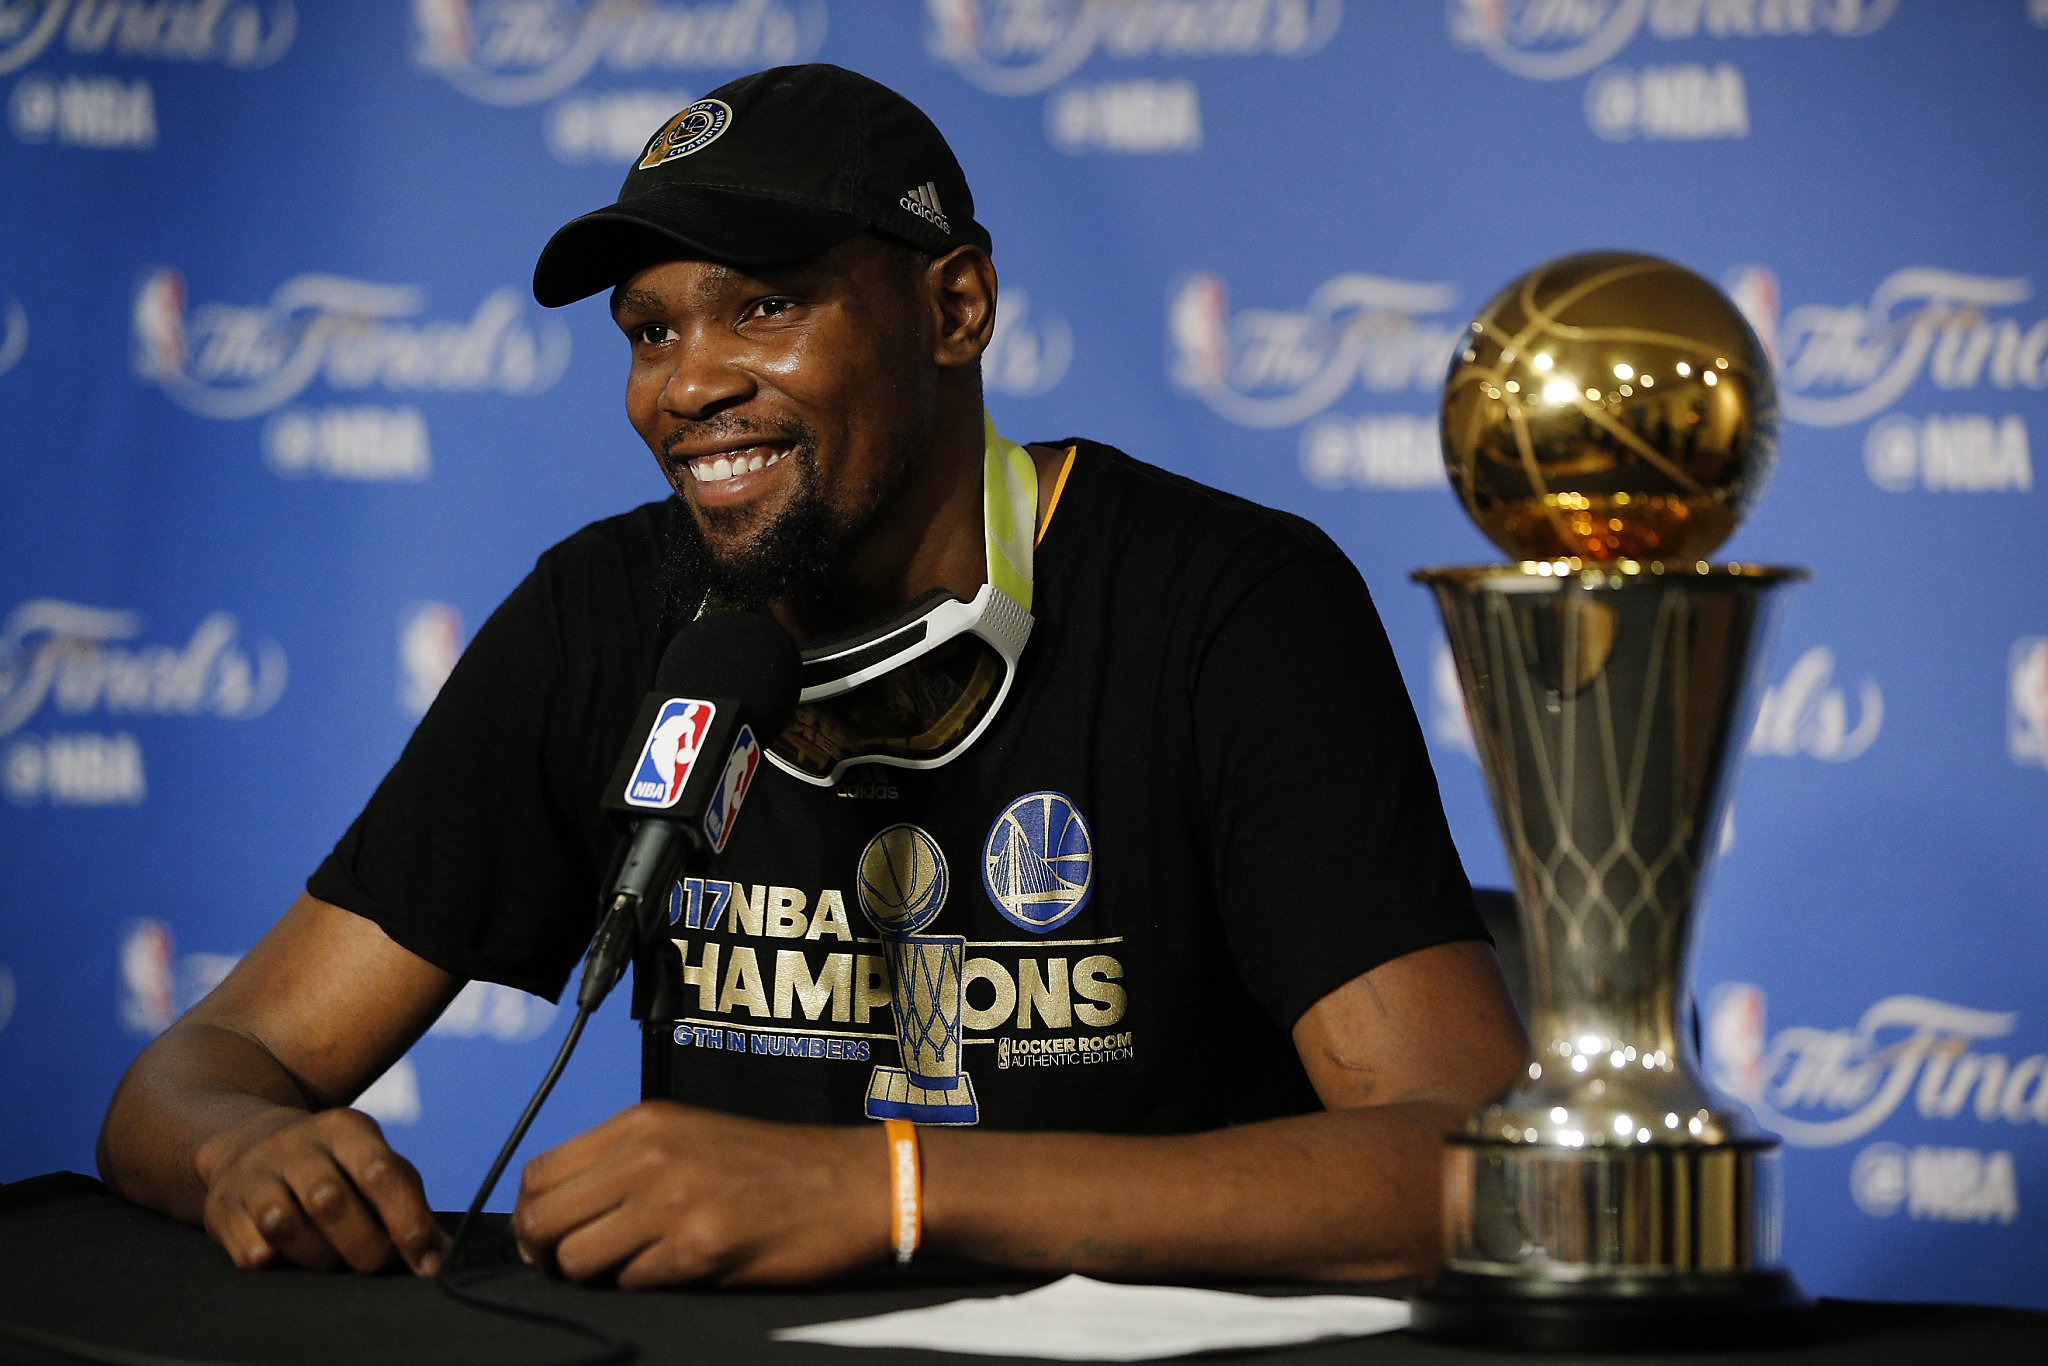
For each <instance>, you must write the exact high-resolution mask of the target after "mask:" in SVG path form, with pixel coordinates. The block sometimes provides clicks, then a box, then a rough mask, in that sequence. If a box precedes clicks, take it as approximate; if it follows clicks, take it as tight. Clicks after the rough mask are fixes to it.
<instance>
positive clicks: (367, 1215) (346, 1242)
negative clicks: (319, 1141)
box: [259, 1153, 395, 1271]
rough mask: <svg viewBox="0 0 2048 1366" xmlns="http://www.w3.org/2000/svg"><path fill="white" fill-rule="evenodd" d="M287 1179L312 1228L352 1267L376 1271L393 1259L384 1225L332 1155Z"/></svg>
mask: <svg viewBox="0 0 2048 1366" xmlns="http://www.w3.org/2000/svg"><path fill="white" fill-rule="evenodd" d="M286 1180H287V1181H288V1182H289V1184H290V1186H291V1189H292V1195H293V1196H294V1197H295V1198H296V1199H297V1200H298V1204H299V1208H300V1209H301V1210H303V1211H305V1215H306V1218H307V1219H308V1221H309V1223H310V1229H309V1231H311V1232H313V1233H315V1234H316V1235H317V1236H318V1237H319V1238H321V1239H322V1240H324V1241H325V1242H326V1244H327V1246H328V1247H329V1248H331V1249H332V1250H333V1252H334V1253H335V1254H336V1255H337V1256H338V1258H339V1260H341V1261H344V1262H346V1263H348V1265H349V1267H350V1269H351V1270H355V1271H376V1270H378V1269H379V1268H381V1267H382V1266H383V1265H384V1264H385V1263H386V1262H388V1261H390V1260H391V1254H392V1252H393V1251H394V1250H395V1249H394V1247H393V1245H392V1241H391V1238H390V1236H389V1235H388V1234H387V1233H386V1232H385V1229H384V1225H383V1224H382V1223H381V1222H380V1221H379V1220H378V1218H377V1215H376V1213H375V1211H373V1210H372V1209H371V1208H370V1206H369V1204H368V1203H367V1202H366V1201H365V1200H364V1199H363V1197H362V1195H361V1193H360V1192H358V1191H357V1190H356V1188H355V1185H354V1183H353V1182H351V1181H350V1180H349V1179H348V1175H347V1173H345V1172H344V1171H343V1170H342V1169H341V1167H340V1165H339V1164H338V1163H337V1162H336V1161H335V1160H334V1159H333V1158H332V1157H330V1156H329V1155H328V1154H326V1153H322V1154H320V1156H319V1158H318V1159H316V1160H311V1161H308V1162H306V1163H305V1164H304V1165H302V1166H299V1167H295V1168H294V1169H293V1170H292V1171H290V1172H288V1173H287V1174H286ZM259 1227H260V1225H259ZM266 1233H267V1230H266Z"/></svg>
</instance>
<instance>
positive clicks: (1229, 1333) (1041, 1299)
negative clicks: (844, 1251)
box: [775, 1276, 1408, 1361]
mask: <svg viewBox="0 0 2048 1366" xmlns="http://www.w3.org/2000/svg"><path fill="white" fill-rule="evenodd" d="M1407 1326H1408V1305H1407V1303H1406V1302H1405V1301H1402V1300H1389V1299H1379V1298H1375V1297H1372V1296H1367V1295H1304V1296H1265V1295H1239V1294H1233V1293H1231V1292H1229V1291H1225V1290H1194V1289H1190V1288H1188V1287H1186V1286H1173V1285H1113V1284H1110V1283H1109V1282H1106V1281H1096V1280H1090V1279H1089V1278H1088V1277H1086V1276H1068V1277H1066V1278H1065V1279H1063V1280H1058V1281H1054V1282H1053V1283H1052V1284H1051V1285H1047V1286H1041V1287H1040V1288H1039V1289H1037V1290H1032V1291H1027V1292H1026V1293H1024V1294H1022V1295H1001V1296H997V1297H995V1298H993V1299H979V1300H955V1301H953V1302H952V1303H951V1304H939V1305H933V1306H932V1307H930V1308H928V1309H902V1310H898V1311H896V1312H895V1313H892V1314H877V1315H875V1316H874V1317H873V1318H865V1319H841V1320H839V1321H837V1322H835V1323H813V1324H809V1325H807V1326H804V1327H800V1328H779V1329H777V1330H776V1331H775V1336H776V1337H778V1338H784V1339H787V1340H790V1341H793V1342H823V1343H829V1344H832V1345H835V1346H839V1347H927V1348H930V1349H932V1350H933V1351H940V1352H972V1353H975V1354H977V1355H981V1356H1016V1357H1045V1358H1048V1359H1051V1360H1056V1361H1149V1360H1153V1359H1156V1358H1159V1357H1176V1356H1187V1355H1189V1354H1191V1353H1195V1352H1218V1351H1227V1350H1230V1349H1233V1348H1245V1347H1284V1346H1288V1345H1290V1344H1293V1343H1299V1342H1313V1341H1315V1340H1316V1339H1318V1338H1336V1337H1362V1336H1364V1335H1365V1334H1367V1333H1385V1332H1391V1331H1392V1330H1393V1329H1396V1328H1406V1327H1407Z"/></svg>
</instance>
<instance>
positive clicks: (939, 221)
mask: <svg viewBox="0 0 2048 1366" xmlns="http://www.w3.org/2000/svg"><path fill="white" fill-rule="evenodd" d="M896 202H897V203H899V204H901V205H902V206H903V207H904V208H906V209H908V210H910V211H911V212H912V213H914V214H916V215H917V216H918V217H919V218H922V219H924V220H925V221H926V222H927V223H931V224H934V225H936V226H937V228H938V230H939V231H940V232H951V231H953V225H952V224H951V223H949V222H947V221H946V211H945V210H944V209H942V208H940V207H939V191H938V187H937V186H935V185H933V184H932V182H931V181H929V180H927V181H926V182H925V183H924V184H922V185H919V186H918V187H916V188H915V189H912V190H909V191H906V192H905V194H904V196H903V198H901V199H899V200H897V201H896Z"/></svg>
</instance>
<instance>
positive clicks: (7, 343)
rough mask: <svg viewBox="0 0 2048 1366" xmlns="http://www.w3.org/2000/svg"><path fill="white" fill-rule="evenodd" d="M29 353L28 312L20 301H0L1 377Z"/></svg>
mask: <svg viewBox="0 0 2048 1366" xmlns="http://www.w3.org/2000/svg"><path fill="white" fill-rule="evenodd" d="M27 353H28V310H27V309H25V308H23V307H22V306H21V304H20V302H19V301H18V300H15V299H6V300H0V375H4V374H6V373H7V372H8V371H9V370H12V369H13V368H14V367H15V366H16V365H17V364H19V363H20V361H21V358H22V357H23V356H24V355H26V354H27Z"/></svg>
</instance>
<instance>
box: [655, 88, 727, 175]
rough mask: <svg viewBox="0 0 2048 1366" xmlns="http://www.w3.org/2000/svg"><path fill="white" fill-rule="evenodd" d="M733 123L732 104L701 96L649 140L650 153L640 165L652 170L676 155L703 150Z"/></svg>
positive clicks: (681, 155) (686, 154) (672, 159)
mask: <svg viewBox="0 0 2048 1366" xmlns="http://www.w3.org/2000/svg"><path fill="white" fill-rule="evenodd" d="M731 126H732V106H731V105H729V104H727V103H726V102H725V101H724V100H698V101H697V102H696V103H695V104H693V105H691V106H690V107H689V108H688V109H685V110H684V111H683V112H682V113H680V114H678V115H676V116H675V117H674V118H672V119H670V120H669V121H668V123H667V124H666V125H664V126H663V128H662V130H661V131H660V132H659V133H656V134H655V135H654V139H653V141H651V142H649V143H648V144H647V154H646V155H645V156H643V157H641V158H640V164H639V169H640V170H643V171H651V170H653V169H654V168H655V167H657V166H665V165H667V164H668V163H669V162H671V161H674V160H675V159H676V158H677V157H686V156H688V155H689V154H690V153H692V152H700V151H702V150H703V149H704V148H706V147H708V146H710V145H711V144H712V143H713V142H715V141H717V140H718V136H719V134H721V133H723V132H724V131H725V130H726V129H727V128H730V127H731Z"/></svg>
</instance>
